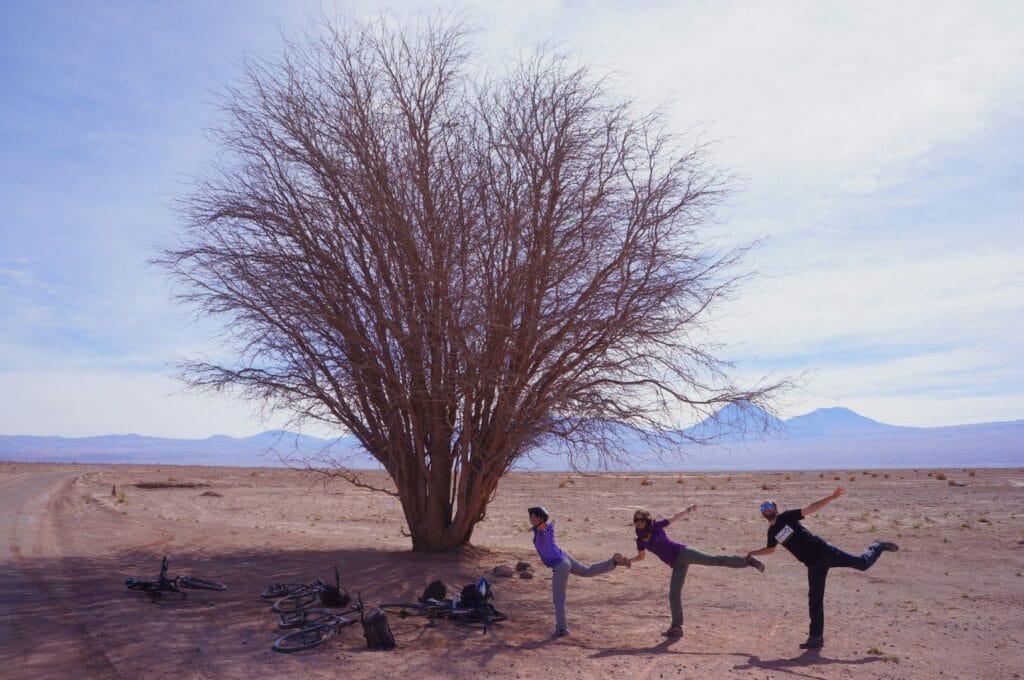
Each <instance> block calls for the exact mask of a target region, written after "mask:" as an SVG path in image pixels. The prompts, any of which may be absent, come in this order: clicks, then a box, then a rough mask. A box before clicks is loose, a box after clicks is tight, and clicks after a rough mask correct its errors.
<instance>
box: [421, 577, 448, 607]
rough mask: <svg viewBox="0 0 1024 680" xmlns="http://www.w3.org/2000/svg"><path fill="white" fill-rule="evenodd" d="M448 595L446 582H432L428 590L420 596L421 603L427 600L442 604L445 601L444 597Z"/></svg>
mask: <svg viewBox="0 0 1024 680" xmlns="http://www.w3.org/2000/svg"><path fill="white" fill-rule="evenodd" d="M447 594H448V588H447V587H446V586H445V585H444V581H432V582H431V583H430V585H428V586H427V589H426V590H424V591H423V594H422V595H420V602H426V601H427V600H437V601H438V602H441V601H442V600H444V596H445V595H447Z"/></svg>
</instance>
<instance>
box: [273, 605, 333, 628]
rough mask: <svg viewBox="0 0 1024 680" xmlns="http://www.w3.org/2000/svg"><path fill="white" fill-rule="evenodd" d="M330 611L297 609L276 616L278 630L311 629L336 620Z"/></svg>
mask: <svg viewBox="0 0 1024 680" xmlns="http://www.w3.org/2000/svg"><path fill="white" fill-rule="evenodd" d="M336 618H337V616H335V614H334V612H332V611H331V610H330V609H299V610H296V611H293V612H282V613H281V614H279V615H278V622H277V627H278V628H312V627H314V626H319V625H320V624H323V623H327V622H329V621H333V620H334V619H336Z"/></svg>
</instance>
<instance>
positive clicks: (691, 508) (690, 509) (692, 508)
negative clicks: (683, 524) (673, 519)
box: [686, 503, 697, 512]
mask: <svg viewBox="0 0 1024 680" xmlns="http://www.w3.org/2000/svg"><path fill="white" fill-rule="evenodd" d="M696 509H697V504H696V503H694V504H693V505H691V506H690V507H688V508H686V512H693V511H694V510H696Z"/></svg>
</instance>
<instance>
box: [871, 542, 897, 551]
mask: <svg viewBox="0 0 1024 680" xmlns="http://www.w3.org/2000/svg"><path fill="white" fill-rule="evenodd" d="M871 545H873V546H875V550H878V551H880V552H886V551H888V552H899V550H900V547H899V546H898V545H896V544H895V543H893V542H892V541H875V542H874V543H872V544H871Z"/></svg>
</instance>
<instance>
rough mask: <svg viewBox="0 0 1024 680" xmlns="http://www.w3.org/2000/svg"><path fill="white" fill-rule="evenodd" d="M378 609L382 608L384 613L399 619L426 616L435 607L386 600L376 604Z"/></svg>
mask: <svg viewBox="0 0 1024 680" xmlns="http://www.w3.org/2000/svg"><path fill="white" fill-rule="evenodd" d="M377 608H378V609H382V610H384V613H385V614H393V615H395V616H397V617H398V618H400V619H404V618H407V617H409V616H428V615H430V614H431V612H432V611H434V610H435V609H437V608H436V607H430V606H428V605H423V604H420V603H418V602H387V603H385V604H381V605H377Z"/></svg>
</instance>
